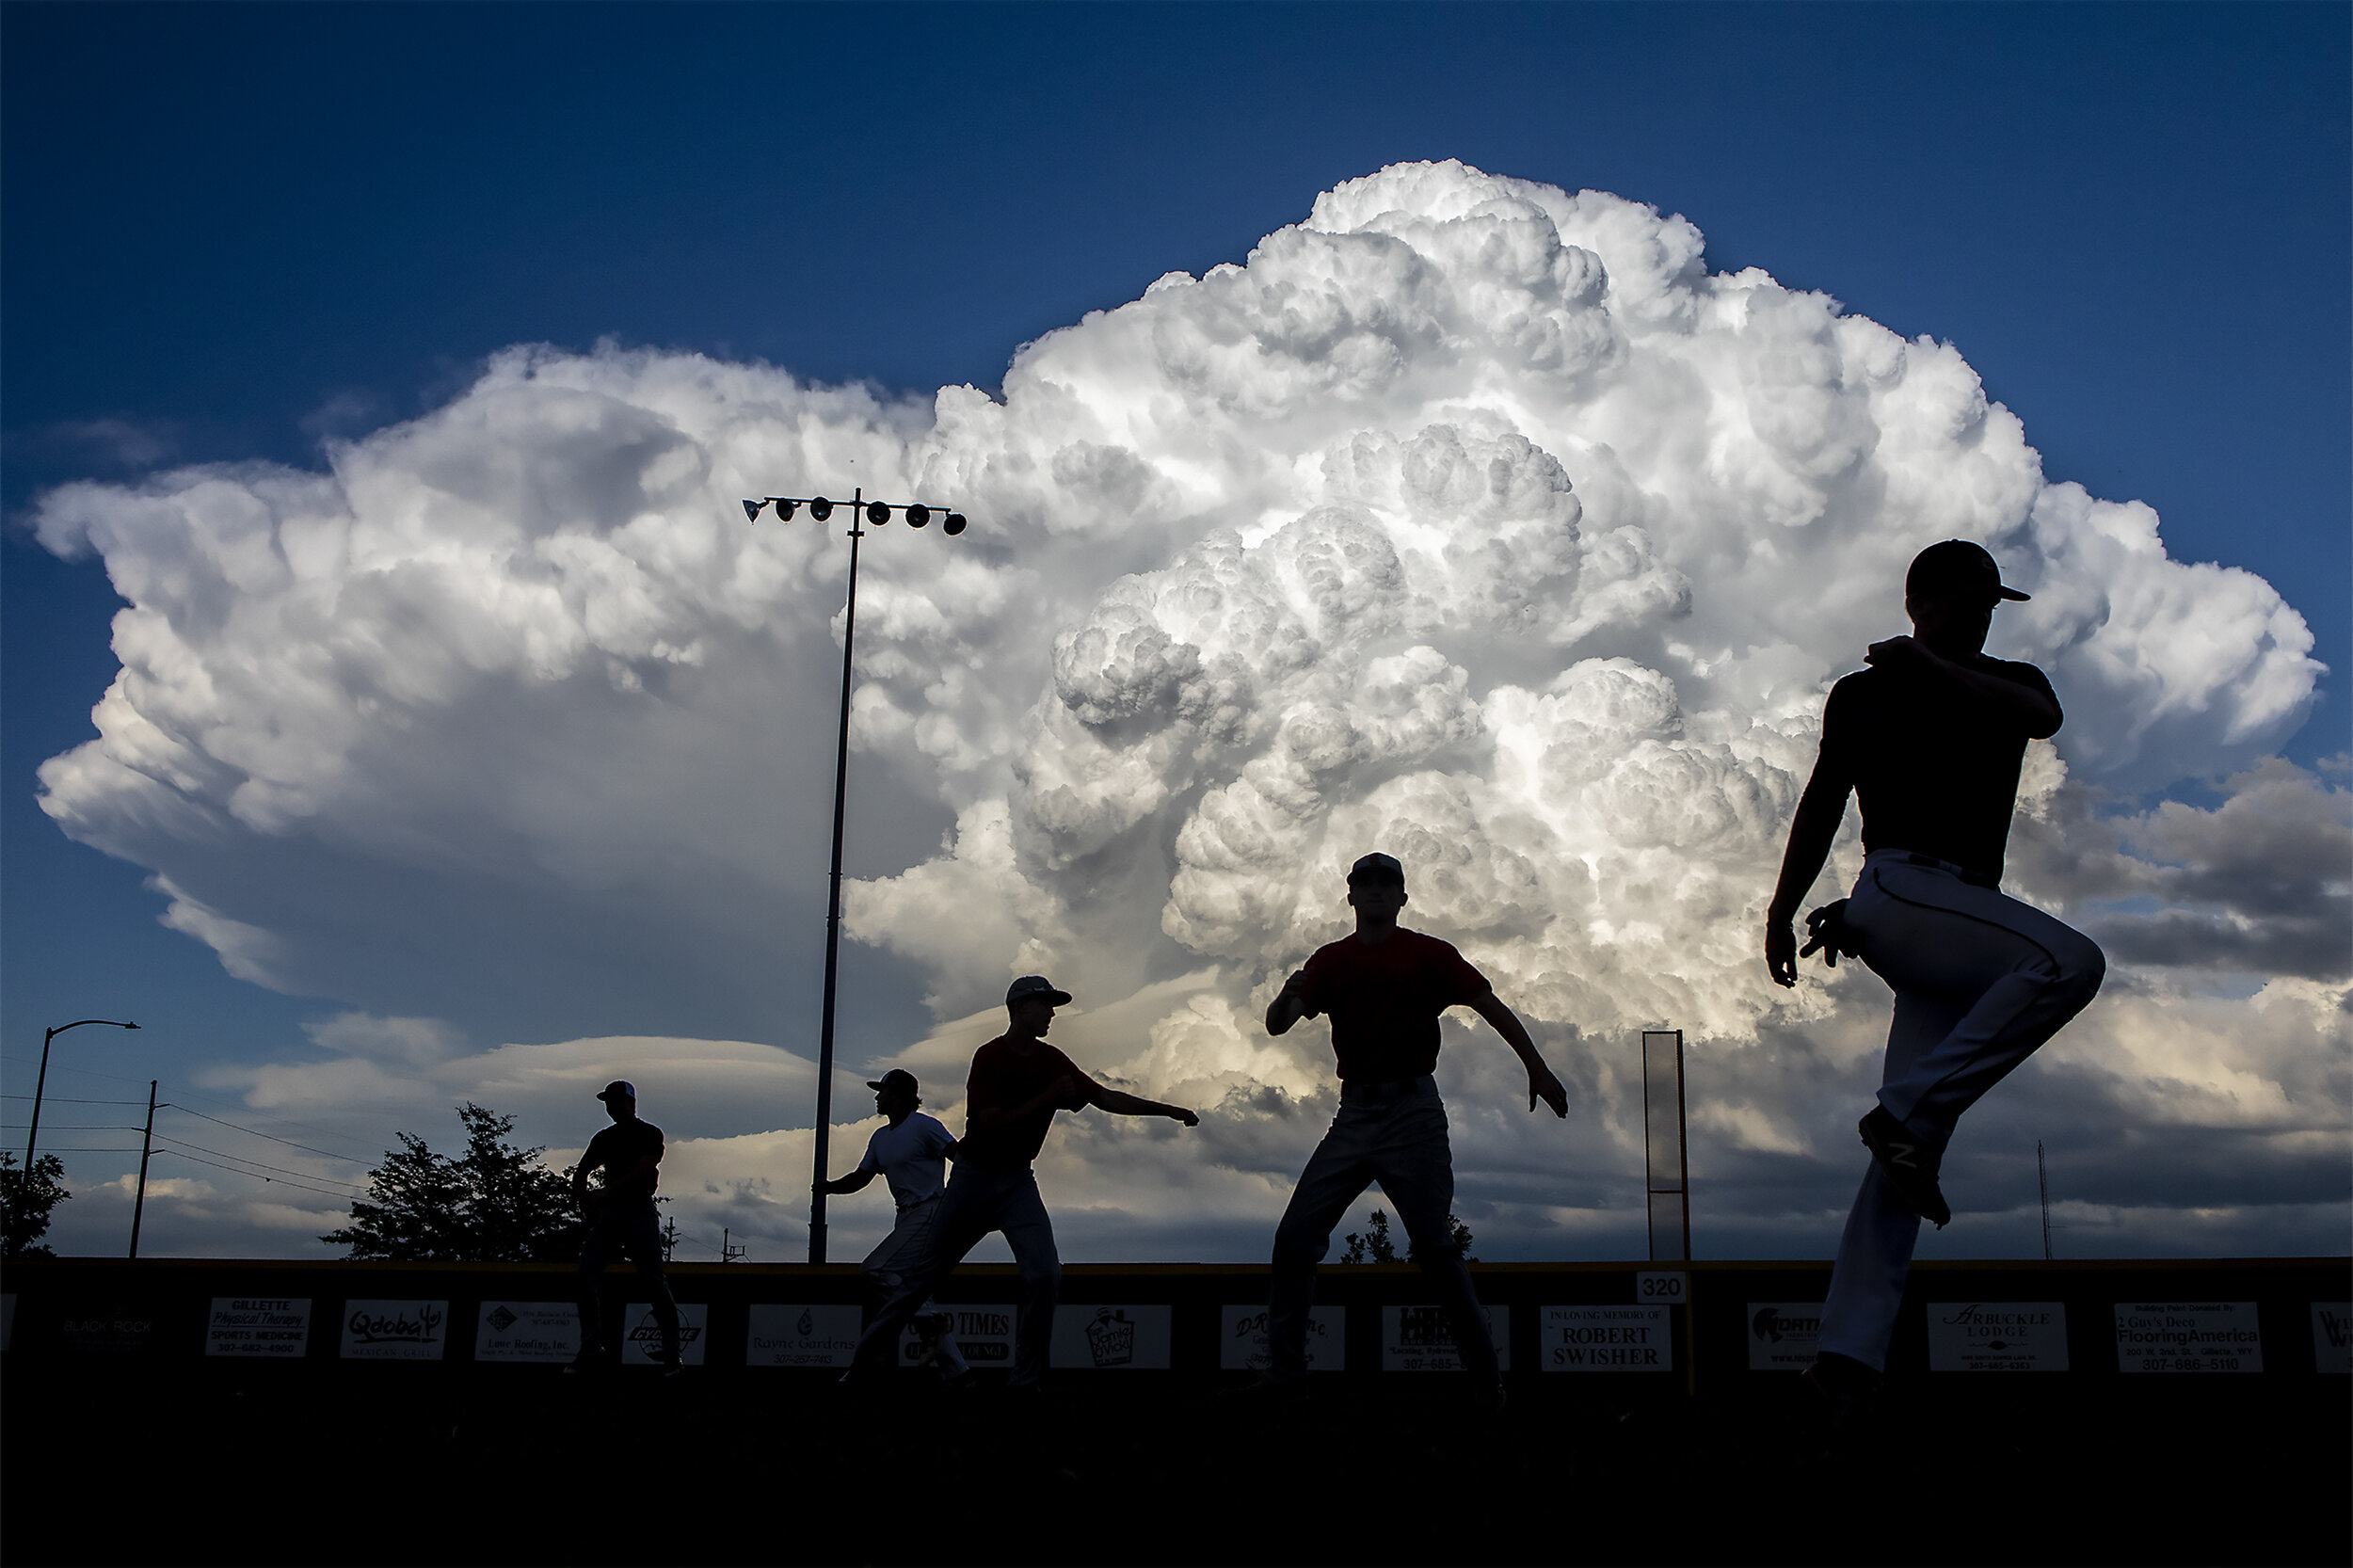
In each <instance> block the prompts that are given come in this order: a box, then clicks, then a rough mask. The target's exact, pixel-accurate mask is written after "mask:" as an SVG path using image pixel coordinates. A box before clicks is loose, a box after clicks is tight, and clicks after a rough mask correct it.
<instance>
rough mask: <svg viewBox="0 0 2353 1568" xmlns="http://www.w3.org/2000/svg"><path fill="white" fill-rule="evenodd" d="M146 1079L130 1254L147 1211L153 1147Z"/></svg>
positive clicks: (150, 1084) (151, 1083)
mask: <svg viewBox="0 0 2353 1568" xmlns="http://www.w3.org/2000/svg"><path fill="white" fill-rule="evenodd" d="M156 1081H157V1080H154V1079H152V1078H151V1079H149V1080H147V1131H146V1133H145V1134H144V1135H143V1136H141V1137H140V1139H139V1195H138V1201H137V1202H136V1203H134V1204H133V1205H132V1206H131V1256H133V1257H136V1256H138V1255H139V1216H140V1215H142V1214H144V1213H146V1212H147V1157H148V1156H149V1155H150V1154H151V1153H152V1152H153V1150H154V1147H155V1084H156Z"/></svg>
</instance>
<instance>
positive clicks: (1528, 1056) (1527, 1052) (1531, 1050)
mask: <svg viewBox="0 0 2353 1568" xmlns="http://www.w3.org/2000/svg"><path fill="white" fill-rule="evenodd" d="M1471 1007H1472V1010H1473V1011H1475V1012H1477V1013H1478V1015H1479V1016H1481V1017H1482V1018H1484V1019H1486V1020H1487V1021H1488V1022H1489V1023H1491V1024H1493V1025H1495V1030H1496V1032H1497V1034H1500V1035H1502V1036H1503V1043H1504V1044H1505V1045H1507V1046H1510V1047H1511V1048H1512V1051H1513V1055H1515V1056H1517V1057H1518V1058H1519V1059H1520V1065H1522V1066H1524V1067H1526V1068H1527V1069H1528V1108H1529V1110H1530V1111H1533V1110H1535V1109H1536V1102H1537V1101H1538V1100H1543V1101H1544V1102H1545V1104H1546V1105H1548V1106H1550V1107H1552V1113H1553V1114H1554V1115H1556V1116H1566V1115H1567V1114H1568V1113H1569V1091H1568V1088H1567V1086H1566V1085H1564V1084H1562V1083H1561V1080H1559V1079H1557V1078H1555V1077H1554V1076H1553V1075H1552V1069H1551V1068H1550V1067H1547V1066H1545V1058H1544V1053H1543V1052H1541V1051H1539V1050H1538V1049H1537V1048H1536V1042H1535V1041H1534V1040H1532V1039H1530V1038H1529V1033H1528V1026H1527V1025H1526V1024H1524V1023H1522V1022H1520V1016H1519V1015H1518V1014H1517V1013H1514V1012H1513V1011H1512V1010H1511V1009H1510V1008H1509V1007H1506V1006H1504V1005H1503V999H1502V998H1501V997H1498V996H1497V995H1496V994H1495V993H1494V992H1493V991H1490V992H1488V993H1487V994H1486V995H1485V996H1483V997H1481V998H1480V999H1479V1000H1477V1001H1475V1002H1472V1003H1471Z"/></svg>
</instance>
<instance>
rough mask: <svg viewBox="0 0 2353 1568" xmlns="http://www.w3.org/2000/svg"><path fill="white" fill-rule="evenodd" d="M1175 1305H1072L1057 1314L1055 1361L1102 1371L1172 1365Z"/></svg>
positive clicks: (1162, 1368) (1145, 1369)
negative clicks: (1170, 1345) (1171, 1327)
mask: <svg viewBox="0 0 2353 1568" xmlns="http://www.w3.org/2000/svg"><path fill="white" fill-rule="evenodd" d="M1174 1316H1175V1308H1173V1307H1169V1306H1165V1305H1161V1306H1134V1305H1129V1306H1073V1305H1071V1304H1068V1303H1067V1302H1065V1303H1064V1304H1063V1305H1062V1306H1061V1307H1059V1308H1057V1309H1056V1311H1055V1313H1054V1340H1053V1353H1052V1364H1053V1365H1054V1366H1056V1367H1078V1368H1093V1369H1095V1370H1097V1371H1106V1372H1110V1371H1120V1372H1164V1371H1166V1370H1168V1332H1169V1321H1170V1320H1171V1319H1172V1318H1173V1317H1174Z"/></svg>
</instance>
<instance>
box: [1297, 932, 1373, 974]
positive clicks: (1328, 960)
mask: <svg viewBox="0 0 2353 1568" xmlns="http://www.w3.org/2000/svg"><path fill="white" fill-rule="evenodd" d="M1358 945H1359V944H1358V943H1357V941H1356V937H1355V936H1354V934H1353V933H1351V934H1350V935H1348V936H1343V937H1341V938H1340V939H1339V940H1338V941H1337V942H1326V943H1324V944H1323V946H1321V947H1320V948H1318V949H1316V951H1315V952H1311V953H1309V954H1308V955H1307V962H1306V963H1305V964H1304V965H1302V966H1301V968H1308V969H1317V968H1330V967H1331V966H1332V965H1334V964H1338V963H1343V962H1345V961H1346V960H1347V958H1348V954H1349V952H1350V950H1351V949H1352V948H1353V947H1356V946H1358Z"/></svg>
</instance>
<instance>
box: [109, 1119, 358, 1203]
mask: <svg viewBox="0 0 2353 1568" xmlns="http://www.w3.org/2000/svg"><path fill="white" fill-rule="evenodd" d="M155 1141H156V1142H157V1143H159V1144H179V1145H180V1146H181V1147H182V1148H184V1149H196V1150H199V1151H200V1152H201V1153H204V1154H211V1155H217V1156H219V1157H220V1158H221V1159H223V1160H235V1161H236V1162H237V1163H238V1164H240V1165H251V1166H253V1167H255V1168H256V1169H258V1170H264V1171H275V1172H277V1173H278V1174H279V1175H280V1176H297V1177H299V1178H301V1179H302V1180H304V1181H323V1182H328V1183H330V1184H332V1185H334V1186H337V1187H345V1188H349V1189H350V1190H351V1191H352V1192H355V1193H356V1192H366V1191H367V1189H366V1188H364V1187H359V1186H354V1185H353V1184H352V1183H350V1182H347V1181H337V1180H336V1179H335V1178H334V1177H333V1176H316V1175H313V1174H312V1173H311V1172H309V1171H290V1170H287V1169H286V1168H285V1167H284V1166H282V1165H264V1164H263V1163H262V1161H260V1160H248V1159H247V1158H246V1157H245V1156H244V1155H241V1154H231V1153H230V1152H229V1151H228V1150H226V1149H208V1148H205V1147H204V1145H203V1144H191V1143H189V1142H188V1141H187V1140H186V1139H184V1138H168V1137H166V1136H165V1135H164V1134H162V1133H160V1132H159V1133H157V1134H155Z"/></svg>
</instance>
